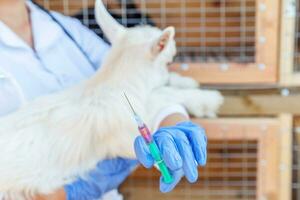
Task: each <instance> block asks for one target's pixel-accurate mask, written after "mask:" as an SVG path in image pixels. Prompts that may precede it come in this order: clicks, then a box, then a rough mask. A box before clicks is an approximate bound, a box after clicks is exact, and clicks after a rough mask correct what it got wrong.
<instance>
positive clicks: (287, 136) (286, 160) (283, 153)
mask: <svg viewBox="0 0 300 200" xmlns="http://www.w3.org/2000/svg"><path fill="white" fill-rule="evenodd" d="M279 120H280V123H281V130H280V173H278V174H280V182H279V188H278V189H279V191H280V192H279V197H280V200H285V199H292V156H293V155H292V145H293V142H292V140H293V117H292V115H290V114H281V115H280V119H279Z"/></svg>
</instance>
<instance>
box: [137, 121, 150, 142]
mask: <svg viewBox="0 0 300 200" xmlns="http://www.w3.org/2000/svg"><path fill="white" fill-rule="evenodd" d="M139 132H140V134H141V135H142V137H143V138H144V140H145V142H146V143H147V144H149V143H151V142H152V141H153V139H152V135H151V133H150V130H149V129H148V127H147V126H146V125H145V124H143V125H142V126H139Z"/></svg>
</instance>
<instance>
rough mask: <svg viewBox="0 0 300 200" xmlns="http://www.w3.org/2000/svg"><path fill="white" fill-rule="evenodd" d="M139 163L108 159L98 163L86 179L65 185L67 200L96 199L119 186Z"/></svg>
mask: <svg viewBox="0 0 300 200" xmlns="http://www.w3.org/2000/svg"><path fill="white" fill-rule="evenodd" d="M137 165H138V161H137V160H129V159H123V158H115V159H108V160H104V161H102V162H99V163H98V164H97V167H96V169H94V170H93V171H92V172H90V173H89V174H88V175H87V177H86V178H85V179H83V178H79V179H78V180H77V181H75V182H74V183H72V184H69V185H66V186H65V187H64V189H65V192H66V196H67V200H95V199H99V198H100V197H101V196H102V195H103V194H104V193H106V192H108V191H110V190H112V189H115V188H117V187H118V186H119V185H120V184H121V183H122V182H123V181H124V180H125V178H126V177H127V176H128V175H129V174H130V173H131V172H132V171H133V169H134V168H135V167H136V166H137Z"/></svg>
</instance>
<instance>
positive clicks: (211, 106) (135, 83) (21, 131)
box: [0, 0, 223, 200]
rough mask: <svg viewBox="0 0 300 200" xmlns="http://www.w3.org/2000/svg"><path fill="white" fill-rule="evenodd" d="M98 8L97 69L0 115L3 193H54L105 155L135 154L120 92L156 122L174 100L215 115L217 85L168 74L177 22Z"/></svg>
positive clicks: (131, 127) (20, 195)
mask: <svg viewBox="0 0 300 200" xmlns="http://www.w3.org/2000/svg"><path fill="white" fill-rule="evenodd" d="M96 15H97V21H98V23H99V25H100V26H101V27H102V29H103V30H104V32H105V34H106V35H107V37H108V39H109V40H110V41H111V43H112V48H111V50H110V51H109V53H108V55H107V58H106V59H105V61H104V63H103V65H102V67H101V68H100V70H99V71H98V72H97V73H96V74H95V75H94V76H93V77H92V78H91V79H90V80H88V81H85V82H83V83H81V84H80V85H78V86H76V87H73V88H71V89H68V90H66V91H63V92H61V93H58V94H54V95H49V96H46V97H42V98H39V99H37V100H35V101H34V102H32V103H30V104H28V105H26V106H24V107H23V108H21V109H20V110H19V111H17V112H16V113H13V114H11V115H9V116H7V117H5V118H2V119H1V120H0V147H1V151H0V158H1V159H0V191H1V192H4V193H5V194H6V196H5V197H4V199H6V200H7V199H13V200H18V199H30V195H33V194H36V193H41V194H48V193H51V192H53V191H54V190H55V189H57V188H59V187H61V186H63V185H64V184H66V183H70V182H71V181H73V180H74V179H75V177H76V176H77V175H81V176H83V175H84V174H85V173H86V172H87V171H89V170H91V169H92V168H93V167H95V165H96V163H97V162H98V161H100V160H102V159H105V158H112V157H116V156H122V157H129V158H134V157H135V155H134V150H133V141H134V138H135V137H136V136H137V135H138V132H137V130H136V124H135V123H134V121H133V118H132V115H131V111H130V109H129V108H128V105H127V104H126V101H125V100H124V96H123V92H126V94H127V95H128V96H129V98H130V100H131V101H132V104H133V105H134V107H135V109H136V110H137V112H138V113H139V114H140V115H141V117H142V118H143V119H145V121H146V122H147V123H148V124H149V125H150V126H152V127H153V124H154V118H155V116H156V115H157V113H158V112H159V111H160V110H161V109H163V108H165V107H167V106H170V105H173V104H182V105H184V106H185V107H186V108H187V109H188V111H189V112H190V113H191V114H193V115H195V116H198V117H202V116H208V117H213V116H215V113H216V111H217V109H218V108H219V106H220V105H221V104H222V101H223V98H222V96H221V95H220V94H219V92H217V91H203V90H199V89H197V88H196V87H197V83H196V82H195V81H194V80H192V79H189V78H184V77H181V76H179V75H176V74H171V75H170V74H169V73H168V70H167V64H168V63H169V62H171V61H172V59H173V57H174V55H175V52H176V47H175V41H174V34H175V31H174V28H172V27H169V28H166V29H165V30H164V31H161V30H159V29H157V28H154V27H149V26H141V27H135V28H131V29H127V28H124V27H122V26H121V25H120V24H118V23H117V22H116V21H115V20H114V19H113V18H112V17H111V16H110V15H109V14H108V12H107V10H106V9H105V7H104V5H103V3H102V1H100V0H97V1H96ZM168 82H170V83H171V84H172V85H175V86H176V87H174V86H172V85H170V84H169V85H168Z"/></svg>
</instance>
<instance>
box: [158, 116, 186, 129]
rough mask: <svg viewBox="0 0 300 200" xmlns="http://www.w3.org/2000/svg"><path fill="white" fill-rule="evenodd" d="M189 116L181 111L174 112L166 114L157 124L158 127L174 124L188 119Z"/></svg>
mask: <svg viewBox="0 0 300 200" xmlns="http://www.w3.org/2000/svg"><path fill="white" fill-rule="evenodd" d="M188 120H189V118H188V117H187V116H186V115H184V114H181V113H174V114H171V115H168V116H167V117H166V118H165V119H164V120H162V121H161V123H160V124H159V127H160V128H162V127H166V126H173V125H176V124H177V123H180V122H184V121H188Z"/></svg>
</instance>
